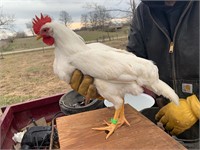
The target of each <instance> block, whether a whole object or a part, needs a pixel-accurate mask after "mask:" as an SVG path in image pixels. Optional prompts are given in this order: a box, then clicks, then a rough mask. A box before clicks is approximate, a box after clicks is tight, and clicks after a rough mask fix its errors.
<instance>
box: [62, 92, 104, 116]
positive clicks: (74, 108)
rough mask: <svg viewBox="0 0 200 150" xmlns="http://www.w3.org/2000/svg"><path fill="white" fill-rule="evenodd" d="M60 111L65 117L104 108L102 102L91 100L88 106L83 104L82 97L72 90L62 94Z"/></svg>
mask: <svg viewBox="0 0 200 150" xmlns="http://www.w3.org/2000/svg"><path fill="white" fill-rule="evenodd" d="M59 105H60V109H61V111H62V112H63V113H64V114H65V115H70V114H76V113H80V112H85V111H89V110H95V109H99V108H104V107H105V105H104V102H103V100H98V99H93V100H91V101H90V103H89V104H87V105H85V104H84V97H83V96H82V95H80V94H79V93H77V92H76V91H74V90H72V91H70V92H68V93H66V94H64V95H63V96H62V97H61V99H60V101H59Z"/></svg>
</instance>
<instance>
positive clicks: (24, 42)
mask: <svg viewBox="0 0 200 150" xmlns="http://www.w3.org/2000/svg"><path fill="white" fill-rule="evenodd" d="M128 29H129V27H127V26H125V27H123V28H122V29H119V30H117V31H116V32H109V36H110V37H111V38H112V39H113V38H114V39H117V37H121V36H127V35H128ZM76 33H77V34H78V35H80V36H81V37H83V39H84V40H85V41H86V42H87V41H92V40H97V39H98V40H102V39H107V38H108V33H107V32H103V31H76ZM45 46H47V45H45V44H44V43H43V41H42V40H36V38H35V37H28V38H15V39H14V41H13V42H12V43H11V42H10V43H9V45H8V46H7V47H6V48H4V49H3V50H2V51H3V52H7V51H16V50H26V49H32V48H39V47H45Z"/></svg>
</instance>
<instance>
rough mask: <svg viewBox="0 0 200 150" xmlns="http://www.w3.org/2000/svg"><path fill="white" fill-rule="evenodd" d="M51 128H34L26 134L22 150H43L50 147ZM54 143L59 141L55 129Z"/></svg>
mask: <svg viewBox="0 0 200 150" xmlns="http://www.w3.org/2000/svg"><path fill="white" fill-rule="evenodd" d="M51 128H52V127H51V126H33V127H30V128H29V129H28V130H27V132H26V133H25V134H24V136H23V139H22V143H21V149H23V150H28V149H43V148H47V147H49V145H50V136H51ZM53 141H58V133H57V130H56V129H54V135H53Z"/></svg>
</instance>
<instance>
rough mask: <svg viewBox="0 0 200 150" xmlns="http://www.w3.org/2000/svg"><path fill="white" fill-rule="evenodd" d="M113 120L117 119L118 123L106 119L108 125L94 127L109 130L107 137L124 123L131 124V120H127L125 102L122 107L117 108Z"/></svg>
mask: <svg viewBox="0 0 200 150" xmlns="http://www.w3.org/2000/svg"><path fill="white" fill-rule="evenodd" d="M113 120H116V121H117V123H112V122H111V123H108V122H106V121H104V123H105V124H106V125H107V127H101V128H92V129H94V130H100V131H105V130H107V131H109V133H108V135H107V136H106V139H107V138H109V137H110V135H111V134H112V133H113V132H114V131H115V130H116V129H118V128H119V127H121V126H122V125H123V124H124V123H126V124H127V125H129V126H130V124H129V122H128V121H127V120H126V118H125V115H124V104H123V105H122V107H120V108H119V109H117V110H116V111H115V114H114V117H113Z"/></svg>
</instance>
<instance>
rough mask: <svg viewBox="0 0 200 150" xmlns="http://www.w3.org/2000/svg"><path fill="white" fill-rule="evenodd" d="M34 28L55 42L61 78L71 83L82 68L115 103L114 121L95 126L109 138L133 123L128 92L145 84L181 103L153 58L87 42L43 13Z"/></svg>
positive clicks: (56, 69)
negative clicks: (127, 103) (126, 102)
mask: <svg viewBox="0 0 200 150" xmlns="http://www.w3.org/2000/svg"><path fill="white" fill-rule="evenodd" d="M33 29H34V32H35V33H36V34H37V35H38V36H39V38H41V37H42V38H43V42H44V43H46V44H47V45H53V44H54V45H55V60H54V64H53V68H54V72H55V74H57V75H58V76H59V78H60V79H62V80H64V81H66V82H67V83H69V81H70V77H71V74H72V73H73V71H74V70H75V69H78V70H80V71H81V72H82V73H83V74H86V75H90V76H92V77H94V85H95V86H96V88H97V90H98V93H99V94H100V95H101V96H102V97H104V98H105V99H107V100H108V101H110V102H112V103H113V105H114V107H115V114H114V117H113V118H112V121H111V123H107V126H106V127H102V128H94V129H95V130H107V131H109V133H108V134H107V136H106V139H107V138H108V137H109V136H110V135H111V134H112V133H113V132H114V131H115V130H116V129H117V128H119V127H120V126H122V125H123V124H124V123H126V124H128V125H130V124H129V122H128V121H127V120H126V118H125V115H124V96H125V94H127V93H130V94H133V95H139V94H141V93H142V92H143V87H145V88H147V89H149V90H151V91H153V92H154V93H156V94H157V95H163V96H164V97H166V98H168V99H169V100H171V101H173V102H175V103H176V104H178V102H179V98H178V96H177V94H176V93H175V92H174V90H173V89H172V88H170V87H169V86H168V85H167V84H166V83H164V82H163V81H161V80H160V79H159V75H158V68H157V67H156V65H154V64H153V62H152V61H149V60H146V59H143V58H139V57H137V56H135V55H134V54H132V53H129V52H126V51H122V50H119V49H115V48H112V47H109V46H104V45H102V46H101V47H95V44H93V45H92V44H88V45H87V44H85V42H84V41H83V40H82V39H81V38H80V37H79V36H78V35H77V34H76V33H75V32H73V31H72V30H70V29H69V28H67V27H66V26H64V25H62V24H59V23H56V22H52V21H51V18H50V17H49V16H43V15H42V14H41V18H38V17H37V16H36V19H33ZM97 45H98V46H99V44H97Z"/></svg>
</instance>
